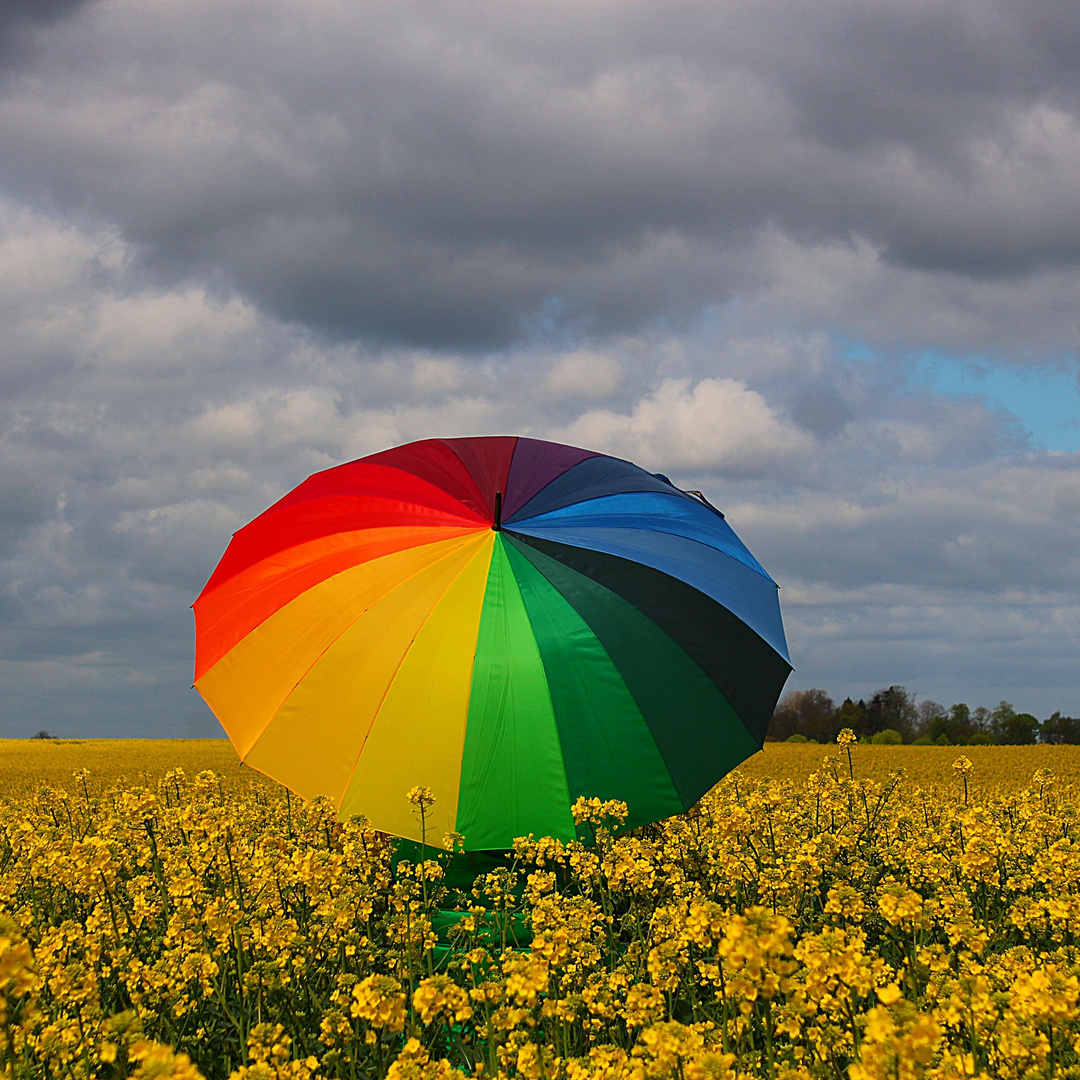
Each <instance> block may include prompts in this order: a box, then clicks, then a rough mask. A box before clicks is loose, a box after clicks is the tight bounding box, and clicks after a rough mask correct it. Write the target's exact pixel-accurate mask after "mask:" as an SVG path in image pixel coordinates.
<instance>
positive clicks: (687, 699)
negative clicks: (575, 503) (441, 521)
mask: <svg viewBox="0 0 1080 1080" xmlns="http://www.w3.org/2000/svg"><path fill="white" fill-rule="evenodd" d="M508 539H509V541H510V543H511V544H513V546H514V548H515V550H516V551H518V552H520V553H521V554H522V555H524V556H525V558H527V559H528V560H529V562H531V563H532V564H533V566H535V567H536V568H537V570H539V571H540V573H541V574H543V575H544V577H545V578H547V580H548V581H549V582H551V584H552V585H553V586H554V587H555V588H556V589H558V591H559V592H560V593H561V594H562V595H563V596H564V597H565V598H566V599H567V600H568V601H569V603H570V604H571V605H572V606H573V607H574V609H575V610H576V611H577V612H578V614H579V615H580V616H581V617H582V619H584V621H585V622H586V623H587V624H588V626H589V628H590V629H591V630H592V632H593V633H594V634H595V635H596V637H597V638H598V639H599V641H600V643H601V644H602V645H603V647H604V649H605V650H606V652H607V654H608V656H609V657H610V658H611V660H612V662H613V663H614V665H615V667H616V668H617V669H618V671H619V674H620V675H621V676H622V678H623V680H624V681H625V683H626V685H627V687H629V689H630V692H631V694H633V696H634V699H635V701H636V702H637V705H638V708H639V709H640V710H641V713H642V715H643V716H644V717H645V722H646V723H647V724H648V726H649V730H650V731H651V732H652V734H653V737H654V738H655V740H656V744H657V746H658V747H659V748H660V753H661V754H662V755H663V758H664V761H665V762H666V764H667V767H668V771H669V772H670V774H671V777H672V779H673V780H674V782H675V786H676V788H677V789H678V792H679V796H680V798H681V800H682V803H683V807H685V808H689V807H690V806H692V805H693V804H694V803H695V802H697V800H698V799H700V798H701V796H702V795H704V794H705V792H706V791H708V790H709V788H711V787H712V786H713V784H715V783H716V782H717V781H718V780H719V779H720V778H721V777H722V776H724V775H725V773H727V772H729V771H730V770H731V769H733V768H735V766H736V765H738V764H739V763H740V762H742V761H745V760H746V758H748V757H749V756H750V755H751V754H754V753H756V752H757V750H758V744H757V742H756V741H755V740H754V737H753V736H752V735H751V734H750V732H749V731H748V730H747V729H746V726H745V725H744V724H743V722H742V721H741V720H740V719H739V717H738V714H737V713H736V712H735V710H734V709H733V708H732V707H731V705H730V703H729V702H728V700H727V698H725V697H724V695H723V694H722V693H721V692H720V690H719V689H718V688H717V686H716V684H715V683H714V682H713V681H712V680H711V679H710V678H709V677H708V675H706V674H705V672H704V671H702V670H701V668H700V667H699V666H698V664H697V663H696V662H695V661H694V660H693V659H692V658H691V657H690V656H689V654H688V653H687V652H686V650H685V649H684V648H683V647H682V646H681V645H679V644H678V642H676V641H674V640H673V639H672V638H671V637H670V636H669V635H668V634H667V633H665V632H664V631H663V630H661V629H660V627H659V626H657V625H656V623H654V622H653V621H652V620H651V619H650V618H649V617H648V616H646V615H644V614H643V613H642V612H641V611H639V610H638V609H637V608H636V607H634V606H633V605H632V604H630V603H628V602H627V601H626V600H624V599H623V598H622V597H621V596H618V595H617V594H616V593H613V592H612V591H611V590H610V589H607V588H605V587H604V586H603V585H600V584H598V583H597V582H595V581H592V580H591V579H590V578H587V577H585V576H584V575H582V574H579V573H578V572H577V571H576V570H572V569H571V568H570V567H568V566H566V565H564V564H563V563H561V562H558V561H557V560H555V559H552V558H551V557H549V556H548V555H545V554H543V553H542V552H540V551H537V550H536V549H535V548H534V547H531V546H529V545H528V544H523V543H521V542H519V541H516V540H515V539H514V538H513V537H509V538H508Z"/></svg>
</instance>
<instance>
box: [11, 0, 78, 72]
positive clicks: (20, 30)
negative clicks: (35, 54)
mask: <svg viewBox="0 0 1080 1080" xmlns="http://www.w3.org/2000/svg"><path fill="white" fill-rule="evenodd" d="M92 2H93V0H4V3H3V4H0V65H3V64H5V63H11V62H12V61H13V60H15V59H18V58H19V57H21V56H25V55H26V53H28V52H32V51H33V49H34V44H35V39H34V30H35V29H36V28H38V27H42V26H49V25H50V24H52V23H55V22H57V21H59V20H60V19H63V18H66V17H68V16H70V15H73V14H74V13H75V12H76V11H78V9H79V8H81V7H85V6H86V5H87V4H88V3H92Z"/></svg>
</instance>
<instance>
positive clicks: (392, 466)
mask: <svg viewBox="0 0 1080 1080" xmlns="http://www.w3.org/2000/svg"><path fill="white" fill-rule="evenodd" d="M194 608H195V623H196V645H195V686H196V687H197V688H198V690H199V692H200V693H201V694H202V696H203V697H204V698H205V699H206V701H207V703H208V704H209V705H210V708H211V709H213V711H214V713H215V714H216V715H217V717H218V719H219V720H220V721H221V723H222V725H223V726H224V728H225V730H226V732H228V735H229V737H230V738H231V739H232V741H233V744H234V745H235V746H236V749H237V751H238V753H239V754H240V757H241V759H242V760H243V761H244V762H246V763H247V764H248V765H251V766H253V767H254V768H256V769H259V770H260V771H262V772H264V773H267V774H268V775H270V776H272V777H274V778H275V779H276V780H279V781H280V782H281V783H283V784H285V785H286V786H287V787H289V788H290V789H292V790H293V791H295V792H297V793H298V794H300V795H302V796H304V797H307V798H310V797H313V796H316V795H328V796H331V797H332V798H333V799H334V800H335V802H336V804H337V807H338V812H339V814H340V816H341V817H342V818H347V817H350V816H352V815H354V814H363V815H365V816H366V817H367V818H368V819H369V820H370V821H371V823H372V824H373V825H374V826H375V827H376V828H378V829H381V830H383V831H385V832H388V833H393V834H395V835H398V836H404V837H411V838H413V839H419V838H420V833H419V822H418V820H417V818H416V816H415V814H414V813H413V808H412V807H411V806H410V805H409V804H408V802H407V801H406V799H405V792H406V790H408V789H409V788H411V787H412V786H414V785H423V786H426V787H429V788H431V789H432V791H433V792H434V794H435V796H436V802H435V804H434V805H433V806H432V807H431V808H430V809H429V810H428V812H427V819H426V829H427V837H428V840H429V841H431V840H434V841H435V842H438V841H439V840H441V839H442V837H443V835H444V834H446V833H449V832H451V831H454V832H458V833H460V834H462V835H463V836H464V837H465V843H466V846H467V847H468V848H469V849H470V850H487V849H495V848H502V849H505V848H507V847H508V846H509V845H510V844H511V843H512V841H513V839H514V837H516V836H522V835H525V834H527V833H530V832H531V833H534V834H536V835H538V836H539V835H545V834H546V835H550V836H555V837H559V838H561V839H564V840H567V839H571V838H573V837H574V835H575V826H574V821H573V817H572V815H571V809H570V808H571V806H572V804H573V803H574V801H575V799H577V797H578V796H581V795H584V796H587V797H592V796H598V797H600V798H603V799H622V800H624V801H625V802H626V803H627V804H628V806H629V810H630V816H629V822H628V823H629V825H637V824H642V823H645V822H648V821H656V820H659V819H660V818H664V817H667V816H669V815H671V814H676V813H680V812H682V811H683V810H686V809H688V808H689V807H690V806H692V805H693V804H694V803H695V802H696V801H697V800H698V799H699V798H700V797H701V796H702V795H703V794H704V793H705V792H706V791H708V789H709V788H710V787H711V786H712V785H713V784H715V783H716V781H717V780H719V779H720V778H721V777H722V776H723V775H724V774H725V773H726V772H728V771H729V770H730V769H732V768H734V767H735V766H736V765H737V764H738V763H739V762H741V761H743V760H744V759H745V758H746V757H748V756H749V755H750V754H752V753H754V752H755V751H756V750H757V749H758V748H759V747H760V746H761V743H762V741H763V740H764V737H765V731H766V728H767V727H768V724H769V720H770V718H771V716H772V711H773V707H774V706H775V704H776V699H777V697H778V696H779V694H780V690H781V688H782V687H783V684H784V681H785V679H786V678H787V676H788V674H789V672H790V671H791V665H790V664H789V662H788V656H787V646H786V644H785V640H784V630H783V625H782V623H781V620H780V606H779V602H778V599H777V587H776V584H775V583H774V582H773V581H772V579H771V578H770V577H769V575H768V574H767V573H766V572H765V571H764V570H763V569H762V567H761V565H760V564H759V563H758V562H757V560H756V559H755V558H754V557H753V556H752V555H751V554H750V552H749V551H748V550H747V549H746V547H745V546H744V545H743V544H742V542H741V541H740V540H739V538H738V537H737V536H736V535H735V533H734V532H733V531H732V529H731V527H730V526H729V525H728V524H727V522H726V521H725V520H724V517H723V515H722V514H721V513H720V512H719V511H717V510H715V509H713V508H712V507H711V506H710V505H709V504H707V503H706V502H705V501H704V500H703V498H698V497H695V495H694V494H692V493H688V492H684V491H680V490H679V489H678V488H676V487H674V486H673V485H672V484H671V483H670V482H669V481H668V480H667V479H666V477H663V476H659V475H656V474H653V473H649V472H646V471H645V470H644V469H641V468H638V467H637V466H636V465H632V464H631V463H630V462H628V461H623V460H620V459H619V458H613V457H608V456H606V455H604V454H596V453H593V452H591V451H589V450H580V449H578V448H576V447H572V446H562V445H559V444H557V443H549V442H541V441H539V440H537V439H524V438H520V439H519V438H503V437H497V438H474V439H429V440H424V441H422V442H415V443H410V444H408V445H407V446H400V447H397V448H396V449H393V450H387V451H384V452H383V453H379V454H372V455H371V456H370V457H366V458H361V459H360V460H359V461H352V462H349V463H348V464H345V465H339V466H337V467H336V468H332V469H327V470H326V471H325V472H321V473H316V474H315V475H314V476H311V477H309V478H308V479H307V480H305V481H304V483H302V484H300V486H299V487H297V488H295V489H294V490H293V491H292V492H290V493H289V494H288V495H286V496H285V497H284V498H283V499H281V500H280V501H279V502H277V503H275V504H274V505H273V506H271V507H270V509H269V510H267V511H266V512H265V513H263V514H261V515H260V516H259V517H257V518H256V519H255V520H254V521H252V522H251V523H250V524H249V525H247V526H245V527H244V528H243V529H241V530H240V531H239V532H237V533H236V534H235V536H234V537H233V539H232V542H231V543H230V544H229V547H228V550H227V551H226V552H225V554H224V556H223V557H222V559H221V562H220V563H219V564H218V567H217V569H216V570H215V571H214V574H213V576H212V577H211V578H210V580H209V581H208V582H207V584H206V588H205V589H203V591H202V594H201V595H200V596H199V598H198V600H196V601H195V605H194Z"/></svg>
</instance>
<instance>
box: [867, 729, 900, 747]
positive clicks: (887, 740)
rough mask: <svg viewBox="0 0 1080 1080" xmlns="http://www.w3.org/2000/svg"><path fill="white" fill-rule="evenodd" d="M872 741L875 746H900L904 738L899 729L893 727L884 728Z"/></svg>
mask: <svg viewBox="0 0 1080 1080" xmlns="http://www.w3.org/2000/svg"><path fill="white" fill-rule="evenodd" d="M870 741H871V742H872V743H873V744H874V745H875V746H899V745H900V744H901V743H902V742H903V741H904V739H903V736H902V735H901V734H900V732H899V731H895V730H894V729H893V728H882V729H881V731H879V732H878V733H877V734H876V735H874V736H873V737H872V738H871V739H870Z"/></svg>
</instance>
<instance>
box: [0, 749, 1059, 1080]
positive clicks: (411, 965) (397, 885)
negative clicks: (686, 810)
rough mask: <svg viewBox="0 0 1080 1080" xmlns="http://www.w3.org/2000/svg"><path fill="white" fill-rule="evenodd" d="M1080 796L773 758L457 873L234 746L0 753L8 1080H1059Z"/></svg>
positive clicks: (955, 760)
mask: <svg viewBox="0 0 1080 1080" xmlns="http://www.w3.org/2000/svg"><path fill="white" fill-rule="evenodd" d="M849 749H850V751H851V756H850V758H849V756H848V750H849ZM1078 767H1080V755H1078V754H1077V753H1076V752H1075V749H1074V748H1058V747H1040V746H1036V747H1024V748H1006V747H973V748H948V747H944V748H943V747H925V748H924V747H870V746H853V747H821V746H812V745H791V744H783V745H776V744H769V745H767V747H766V749H765V751H764V752H763V753H762V754H760V755H757V756H756V757H755V758H754V759H753V760H751V761H750V762H748V763H747V764H746V765H745V766H744V767H743V768H742V769H740V770H739V771H738V773H737V774H734V775H733V776H731V777H729V778H728V779H726V780H725V781H724V782H723V783H721V784H720V785H718V786H717V788H715V789H714V790H713V791H712V792H711V793H710V794H709V795H708V796H707V797H706V798H705V799H704V800H703V801H702V803H701V804H700V805H699V807H698V808H696V809H695V811H693V812H691V813H690V814H688V815H685V816H682V817H679V818H673V819H670V820H668V821H666V822H662V823H660V824H659V825H656V826H652V827H649V828H646V829H643V830H638V831H636V832H634V833H628V834H625V835H624V834H622V833H621V832H620V831H619V828H618V824H619V820H620V817H621V813H622V808H621V805H620V804H617V803H600V802H599V801H597V800H591V801H587V800H581V801H580V802H579V804H578V806H577V807H576V816H577V818H578V820H579V822H580V826H581V836H580V840H579V841H578V842H575V843H572V844H560V843H558V842H555V841H551V840H545V839H542V838H524V839H522V840H521V841H519V842H518V844H517V845H516V846H515V849H514V851H513V852H512V853H510V854H509V855H508V856H507V857H506V858H503V859H497V858H493V857H483V856H474V855H460V854H459V855H456V856H454V857H453V858H452V859H451V858H450V856H448V855H446V854H445V853H437V852H436V851H435V850H433V849H428V850H427V851H426V852H419V851H414V852H407V851H404V850H401V849H396V848H395V846H394V844H393V843H392V842H391V841H390V840H389V839H388V838H386V837H384V836H381V835H380V834H378V833H375V832H374V831H373V830H371V829H370V828H369V827H367V826H366V825H365V824H364V823H363V822H362V821H350V822H344V823H343V822H338V821H336V820H335V817H334V814H333V811H332V807H330V806H328V805H327V804H325V803H315V804H303V803H301V802H299V801H298V800H296V799H288V800H287V799H285V798H283V797H282V795H281V791H280V789H278V788H276V786H275V785H273V784H271V783H270V782H269V781H267V780H265V779H263V778H260V777H258V776H257V775H256V774H253V773H251V772H250V771H249V770H247V769H243V768H240V767H239V765H238V764H237V762H236V759H235V756H234V755H233V753H232V751H231V749H230V748H229V747H228V744H226V743H223V742H209V741H208V742H201V743H181V742H177V743H153V742H146V743H139V742H134V741H132V742H126V743H125V742H114V743H105V742H102V743H97V742H89V741H87V742H61V741H56V742H44V741H42V742H41V743H36V742H35V743H27V742H19V743H11V742H8V743H0V785H2V789H0V790H2V792H3V796H2V799H3V804H2V806H0V1077H4V1078H5V1080H16V1078H26V1080H31V1078H33V1080H37V1078H45V1077H55V1078H67V1077H70V1078H83V1077H87V1078H88V1077H103V1078H105V1077H107V1078H110V1080H111V1078H113V1077H125V1076H132V1077H139V1078H141V1080H151V1078H159V1080H161V1078H170V1077H171V1078H174V1080H196V1078H197V1077H199V1076H204V1077H207V1078H210V1080H216V1078H221V1080H225V1078H231V1080H272V1078H273V1080H278V1078H280V1080H285V1078H290V1080H321V1078H324V1077H325V1078H332V1077H341V1078H343V1080H344V1078H349V1080H354V1078H361V1077H362V1078H374V1080H381V1078H383V1077H388V1078H390V1080H453V1078H454V1077H455V1076H459V1075H471V1076H485V1075H490V1076H492V1077H506V1078H508V1080H509V1078H519V1077H520V1078H522V1080H541V1078H543V1080H591V1078H611V1080H661V1078H669V1077H670V1078H678V1080H710V1078H716V1080H739V1078H743V1080H749V1078H758V1077H761V1078H765V1077H768V1078H775V1080H810V1078H826V1077H829V1078H836V1077H850V1078H851V1080H886V1078H893V1080H907V1078H917V1077H926V1078H929V1080H959V1078H961V1077H982V1078H985V1080H991V1078H994V1080H996V1078H1004V1080H1013V1078H1015V1080H1022V1078H1023V1080H1027V1078H1031V1080H1034V1078H1041V1077H1046V1078H1051V1077H1063V1078H1064V1077H1070V1076H1078V1075H1080V953H1078V951H1077V942H1076V940H1075V936H1076V933H1077V927H1078V926H1080V857H1078V856H1080V848H1078V843H1080V813H1078V810H1077V801H1076V800H1075V798H1074V794H1073V793H1074V790H1075V785H1076V782H1077V775H1076V774H1077V772H1078ZM84 770H86V771H84ZM210 770H212V771H210ZM73 773H77V774H78V775H77V776H73V775H72V774H73ZM965 782H966V783H965ZM410 797H411V801H412V803H413V809H414V811H415V813H416V814H417V815H423V814H425V813H426V808H427V806H428V805H429V798H430V794H429V793H427V792H426V791H425V790H424V789H414V791H413V792H411V793H410ZM402 798H403V799H405V798H406V793H404V792H403V793H402ZM435 839H440V838H435Z"/></svg>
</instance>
